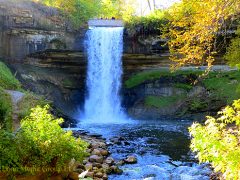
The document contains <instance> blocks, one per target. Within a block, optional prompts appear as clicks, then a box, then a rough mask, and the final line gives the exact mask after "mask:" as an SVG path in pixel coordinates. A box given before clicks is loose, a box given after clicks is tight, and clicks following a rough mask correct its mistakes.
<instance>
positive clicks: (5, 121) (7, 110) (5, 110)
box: [0, 87, 12, 130]
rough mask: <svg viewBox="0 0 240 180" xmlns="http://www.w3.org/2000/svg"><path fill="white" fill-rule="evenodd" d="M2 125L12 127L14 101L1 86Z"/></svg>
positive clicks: (0, 115) (7, 127)
mask: <svg viewBox="0 0 240 180" xmlns="http://www.w3.org/2000/svg"><path fill="white" fill-rule="evenodd" d="M0 127H2V128H4V129H7V130H11V129H12V102H11V97H10V96H9V95H8V94H7V93H5V92H4V90H3V89H1V87H0Z"/></svg>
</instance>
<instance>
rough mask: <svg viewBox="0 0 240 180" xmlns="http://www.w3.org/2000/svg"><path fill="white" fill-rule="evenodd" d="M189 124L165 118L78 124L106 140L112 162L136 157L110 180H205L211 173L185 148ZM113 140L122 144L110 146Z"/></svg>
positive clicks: (188, 140)
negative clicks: (134, 161)
mask: <svg viewBox="0 0 240 180" xmlns="http://www.w3.org/2000/svg"><path fill="white" fill-rule="evenodd" d="M191 124H192V122H191V121H187V120H178V121H177V120H167V119H165V120H161V121H159V120H158V121H142V120H135V121H131V120H130V122H129V123H119V124H102V123H101V124H100V123H98V124H92V123H85V122H83V123H81V122H80V125H79V127H81V129H85V130H87V131H89V132H90V133H96V134H101V135H102V136H103V137H104V138H106V140H107V142H108V144H109V150H110V152H111V155H112V157H113V158H114V159H117V160H121V159H124V158H125V157H126V156H127V155H134V156H136V157H137V160H138V162H137V163H136V164H128V165H123V166H121V169H122V170H123V174H122V175H110V176H109V179H110V180H143V179H144V180H198V179H199V180H208V179H210V178H209V176H210V174H211V173H212V171H211V169H210V168H209V166H208V164H200V165H199V164H198V163H197V161H196V159H195V158H194V156H193V155H192V154H191V152H190V149H189V144H190V139H189V135H188V131H187V128H188V127H189V126H190V125H191ZM116 137H118V138H119V137H121V139H122V140H123V141H121V142H118V143H117V144H116V143H111V140H112V139H114V138H116Z"/></svg>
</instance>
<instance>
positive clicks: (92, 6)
mask: <svg viewBox="0 0 240 180" xmlns="http://www.w3.org/2000/svg"><path fill="white" fill-rule="evenodd" d="M38 2H41V3H43V4H45V5H47V6H51V7H56V8H59V9H60V10H62V12H63V13H64V14H65V15H66V16H67V17H68V18H70V20H71V21H72V22H73V24H74V26H75V27H79V26H80V25H83V23H85V22H86V21H87V20H88V19H89V18H93V17H95V16H98V14H99V13H100V11H101V1H100V0H67V1H66V0H39V1H38Z"/></svg>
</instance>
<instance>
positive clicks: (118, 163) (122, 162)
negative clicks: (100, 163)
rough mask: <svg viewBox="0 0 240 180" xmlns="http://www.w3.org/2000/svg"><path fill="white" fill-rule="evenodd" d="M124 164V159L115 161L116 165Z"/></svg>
mask: <svg viewBox="0 0 240 180" xmlns="http://www.w3.org/2000/svg"><path fill="white" fill-rule="evenodd" d="M124 164H125V161H124V160H120V161H118V162H117V163H116V165H118V166H122V165H124Z"/></svg>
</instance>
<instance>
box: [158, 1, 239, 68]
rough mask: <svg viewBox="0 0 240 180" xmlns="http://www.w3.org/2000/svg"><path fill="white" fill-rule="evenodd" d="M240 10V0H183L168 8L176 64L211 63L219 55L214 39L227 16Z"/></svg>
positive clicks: (169, 37)
mask: <svg viewBox="0 0 240 180" xmlns="http://www.w3.org/2000/svg"><path fill="white" fill-rule="evenodd" d="M239 12H240V0H204V1H203V0H182V2H181V3H178V4H176V5H175V6H173V7H172V8H170V9H169V10H168V13H167V17H168V19H169V24H168V28H167V30H166V31H165V33H164V36H163V37H167V38H168V39H169V41H168V45H169V49H170V53H171V57H170V59H171V60H173V61H175V62H176V64H175V67H179V66H183V65H192V64H195V65H202V64H205V63H207V64H208V66H211V65H212V63H213V61H214V55H215V54H216V51H215V49H214V48H213V44H214V41H215V39H216V37H217V35H218V33H219V32H220V30H221V28H222V26H223V24H224V22H226V20H227V19H230V18H234V17H235V16H234V15H236V14H237V13H239Z"/></svg>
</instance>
